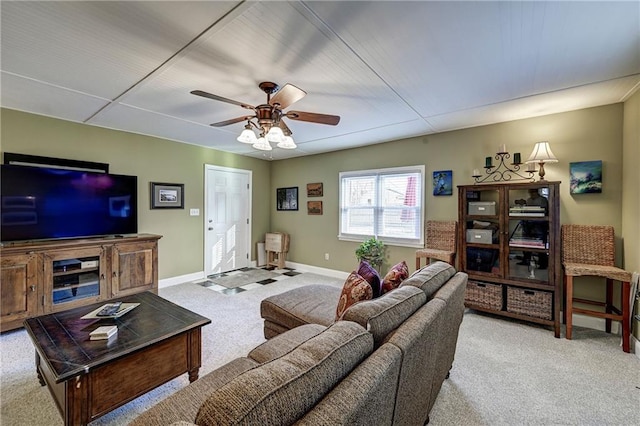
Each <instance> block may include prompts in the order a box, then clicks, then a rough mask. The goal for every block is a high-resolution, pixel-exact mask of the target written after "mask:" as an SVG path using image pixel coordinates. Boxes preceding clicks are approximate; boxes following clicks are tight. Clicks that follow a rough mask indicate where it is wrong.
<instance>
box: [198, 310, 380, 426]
mask: <svg viewBox="0 0 640 426" xmlns="http://www.w3.org/2000/svg"><path fill="white" fill-rule="evenodd" d="M372 351H373V338H372V336H371V334H369V333H368V332H367V331H366V330H365V329H364V328H362V327H361V326H360V325H358V324H356V323H354V322H349V321H339V322H337V323H335V324H333V325H332V326H331V327H329V328H327V329H326V330H325V331H323V332H322V333H320V334H318V335H317V336H315V337H313V338H311V339H309V340H308V341H306V342H305V343H303V344H301V345H300V346H298V347H297V348H295V349H294V350H293V351H291V352H290V353H288V354H286V355H284V356H282V357H280V358H277V359H275V360H273V361H270V362H267V363H265V364H261V365H259V366H258V367H256V368H254V369H252V370H249V371H247V372H245V373H243V374H241V375H239V376H238V377H236V378H235V379H233V380H232V381H230V382H229V383H227V384H226V385H225V386H223V387H221V388H218V389H216V390H214V391H213V392H212V393H211V394H210V396H209V397H208V398H207V400H206V401H205V402H204V404H202V407H201V408H200V411H198V415H197V416H196V424H198V425H227V424H234V425H257V424H262V425H267V424H268V425H288V424H292V423H293V422H295V421H296V420H298V419H299V418H301V417H302V416H303V415H304V414H305V413H306V412H308V411H309V410H310V409H311V408H312V407H313V406H314V405H315V404H317V403H318V402H319V401H320V400H321V399H322V398H323V397H324V396H325V395H326V394H327V393H328V392H329V391H330V390H331V389H332V388H333V387H334V386H335V385H336V384H337V383H338V382H340V380H342V379H343V378H344V377H346V376H347V375H348V374H349V373H350V372H351V371H352V370H353V369H354V368H355V367H356V366H357V365H358V364H359V363H360V362H361V361H362V360H363V359H364V358H365V357H367V356H368V355H369V354H370V353H371V352H372Z"/></svg>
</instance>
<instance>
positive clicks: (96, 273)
mask: <svg viewBox="0 0 640 426" xmlns="http://www.w3.org/2000/svg"><path fill="white" fill-rule="evenodd" d="M160 238H161V236H160V235H152V234H138V235H126V236H123V237H104V238H102V237H101V238H86V239H69V240H59V241H39V242H16V243H4V244H3V245H2V247H0V258H1V264H2V267H1V271H2V272H1V276H0V279H1V280H2V287H1V293H0V331H7V330H11V329H14V328H18V327H21V326H22V323H23V321H24V320H25V319H27V318H30V317H34V316H38V315H42V314H48V313H52V312H59V311H64V310H67V309H71V308H76V307H79V306H84V305H90V304H92V303H96V302H100V301H103V300H107V299H112V298H116V297H122V296H127V295H130V294H134V293H139V292H142V291H147V290H151V291H153V292H154V293H157V291H158V240H159V239H160Z"/></svg>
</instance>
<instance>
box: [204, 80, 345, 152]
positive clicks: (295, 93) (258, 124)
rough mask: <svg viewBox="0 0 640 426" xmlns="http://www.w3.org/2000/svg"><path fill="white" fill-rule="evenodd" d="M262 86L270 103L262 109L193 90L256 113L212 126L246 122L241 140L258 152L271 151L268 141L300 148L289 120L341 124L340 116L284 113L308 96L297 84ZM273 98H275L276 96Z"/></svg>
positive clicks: (283, 146) (239, 139)
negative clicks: (287, 120)
mask: <svg viewBox="0 0 640 426" xmlns="http://www.w3.org/2000/svg"><path fill="white" fill-rule="evenodd" d="M258 87H259V88H260V89H261V90H262V91H263V92H265V93H266V94H267V102H266V103H264V104H261V105H258V106H253V105H250V104H247V103H244V102H238V101H234V100H233V99H228V98H224V97H222V96H218V95H214V94H211V93H207V92H204V91H202V90H193V91H191V94H193V95H197V96H202V97H204V98H209V99H213V100H215V101H221V102H227V103H230V104H233V105H238V106H241V107H242V108H245V109H249V110H252V111H253V112H254V114H253V115H244V116H240V117H236V118H232V119H230V120H225V121H220V122H217V123H212V124H211V126H213V127H223V126H228V125H230V124H234V123H240V122H242V121H246V122H247V124H246V126H245V130H244V131H243V132H242V134H241V135H240V136H239V137H238V141H240V142H244V143H251V144H253V146H254V148H257V149H263V150H271V145H269V143H268V142H273V143H277V144H278V146H279V147H280V148H285V149H292V148H295V147H296V145H295V143H294V142H293V138H291V134H292V132H291V129H289V127H288V126H287V124H286V123H285V122H284V120H283V118H285V117H286V118H289V119H291V120H298V121H307V122H310V123H318V124H328V125H331V126H335V125H337V124H338V123H339V122H340V116H337V115H328V114H318V113H314V112H304V111H288V112H285V111H283V110H284V109H286V108H287V107H289V106H290V105H291V104H293V103H294V102H297V101H299V100H300V99H302V98H303V97H304V96H305V95H306V94H307V92H305V91H304V90H302V89H299V88H298V87H296V86H294V85H293V84H289V83H287V84H285V85H284V86H283V87H282V88H280V87H279V86H278V85H277V84H276V83H273V82H270V81H263V82H262V83H260V84H259V85H258ZM274 93H275V95H274ZM271 95H273V97H272V96H271ZM252 127H253V128H255V129H257V130H258V132H259V133H260V138H256V136H255V134H254V133H253V131H252ZM261 139H262V140H261Z"/></svg>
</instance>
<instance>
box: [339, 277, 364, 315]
mask: <svg viewBox="0 0 640 426" xmlns="http://www.w3.org/2000/svg"><path fill="white" fill-rule="evenodd" d="M372 298H373V291H372V290H371V285H369V283H368V282H367V280H365V279H364V278H362V277H361V276H360V275H358V274H356V273H355V272H352V273H351V274H349V276H348V277H347V280H346V281H345V282H344V286H342V293H341V294H340V300H338V308H337V309H336V321H337V320H339V319H340V318H341V317H342V314H344V311H346V310H347V308H349V306H351V305H353V304H354V303H356V302H359V301H361V300H370V299H372Z"/></svg>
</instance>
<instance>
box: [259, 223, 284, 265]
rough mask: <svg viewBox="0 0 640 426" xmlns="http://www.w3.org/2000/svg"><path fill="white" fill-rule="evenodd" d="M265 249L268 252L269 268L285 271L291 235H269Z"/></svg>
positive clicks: (281, 233) (280, 233)
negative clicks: (273, 267)
mask: <svg viewBox="0 0 640 426" xmlns="http://www.w3.org/2000/svg"><path fill="white" fill-rule="evenodd" d="M264 248H265V251H266V252H267V266H275V267H276V268H278V269H283V268H284V266H285V261H286V259H287V253H288V252H289V234H285V233H283V232H271V233H267V234H266V236H265V243H264Z"/></svg>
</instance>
